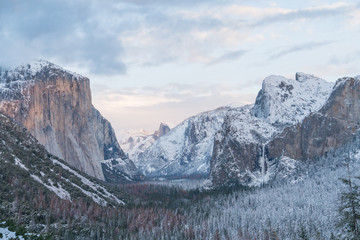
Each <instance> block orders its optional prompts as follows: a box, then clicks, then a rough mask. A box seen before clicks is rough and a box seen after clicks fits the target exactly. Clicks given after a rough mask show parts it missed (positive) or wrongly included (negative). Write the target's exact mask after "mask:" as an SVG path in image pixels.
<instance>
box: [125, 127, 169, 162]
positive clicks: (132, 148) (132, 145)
mask: <svg viewBox="0 0 360 240" xmlns="http://www.w3.org/2000/svg"><path fill="white" fill-rule="evenodd" d="M169 131H170V127H169V126H168V125H167V124H166V123H160V126H159V129H158V130H156V131H155V132H150V131H146V130H144V129H137V130H128V131H126V132H125V133H124V134H120V137H119V139H120V140H119V141H120V146H121V148H122V149H123V150H124V152H126V154H127V155H128V157H129V158H130V159H131V160H133V161H134V163H135V165H138V163H137V160H138V158H139V155H140V154H142V153H143V152H144V151H145V150H146V149H148V148H149V147H150V146H151V145H152V144H153V143H154V142H155V141H156V140H157V139H158V138H159V137H162V136H164V135H165V134H166V133H168V132H169Z"/></svg>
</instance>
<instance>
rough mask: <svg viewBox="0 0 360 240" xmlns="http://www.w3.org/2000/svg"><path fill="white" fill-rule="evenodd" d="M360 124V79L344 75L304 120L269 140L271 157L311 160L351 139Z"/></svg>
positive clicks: (269, 156)
mask: <svg viewBox="0 0 360 240" xmlns="http://www.w3.org/2000/svg"><path fill="white" fill-rule="evenodd" d="M359 127H360V81H359V79H356V78H343V79H340V80H338V81H337V83H336V85H335V86H334V90H333V91H332V93H331V95H330V97H329V99H328V101H327V102H326V104H325V105H324V106H323V107H322V108H321V109H320V110H319V111H318V112H317V113H313V114H310V115H309V116H308V117H306V118H305V119H304V120H303V122H301V123H299V124H297V125H296V126H292V127H289V128H286V129H285V130H284V131H283V132H282V134H280V135H279V136H278V137H276V138H275V139H274V140H272V141H271V142H269V144H268V146H267V147H266V148H267V152H268V158H269V159H276V158H279V157H280V156H287V157H290V158H292V159H299V160H307V159H313V158H314V157H318V156H323V155H325V154H326V153H327V152H328V151H330V150H332V149H336V148H338V147H339V146H342V145H344V144H346V143H347V142H348V141H350V140H351V139H352V138H353V136H354V133H355V131H356V130H357V129H359Z"/></svg>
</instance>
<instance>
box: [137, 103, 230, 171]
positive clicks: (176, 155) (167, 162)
mask: <svg viewBox="0 0 360 240" xmlns="http://www.w3.org/2000/svg"><path fill="white" fill-rule="evenodd" d="M229 109H230V108H229V107H223V108H219V109H216V110H213V111H209V112H205V113H201V114H198V115H196V116H193V117H190V118H188V119H186V120H185V121H183V122H182V123H180V124H179V125H178V126H176V127H175V128H173V129H171V130H170V132H168V133H167V134H166V135H164V136H162V137H160V138H159V139H158V140H157V141H156V142H154V144H153V145H151V147H149V148H148V149H147V150H146V151H145V152H143V153H142V154H140V155H139V158H138V160H137V166H138V167H139V169H140V170H141V171H142V172H143V173H144V174H145V175H148V176H157V177H159V176H162V177H167V176H188V175H197V174H200V175H208V174H209V170H210V158H211V155H212V151H213V145H214V136H215V133H216V132H217V131H218V130H220V129H221V125H222V124H223V121H224V117H225V115H226V113H227V111H228V110H229Z"/></svg>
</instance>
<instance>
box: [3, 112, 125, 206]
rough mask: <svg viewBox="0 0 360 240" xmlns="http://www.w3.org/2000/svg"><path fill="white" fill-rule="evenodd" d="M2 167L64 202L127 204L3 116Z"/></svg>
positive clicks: (104, 204)
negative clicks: (48, 150)
mask: <svg viewBox="0 0 360 240" xmlns="http://www.w3.org/2000/svg"><path fill="white" fill-rule="evenodd" d="M0 166H1V168H4V169H11V173H10V174H13V175H17V177H19V178H21V179H26V182H29V183H30V182H37V183H38V184H41V185H42V186H43V187H44V188H46V189H47V190H49V191H51V192H53V193H54V194H56V195H57V196H58V197H59V198H61V199H64V200H69V201H73V200H75V199H77V198H79V197H84V198H89V199H91V201H93V202H96V203H98V204H99V205H103V206H106V205H108V204H111V205H123V204H125V203H124V201H123V200H121V199H120V198H119V197H118V196H117V195H116V194H114V193H111V192H110V190H108V189H107V187H106V186H105V185H103V184H102V183H101V182H100V181H97V180H96V179H95V178H93V177H90V176H89V175H87V174H85V173H82V172H80V171H79V170H75V169H74V168H72V167H70V166H69V165H67V164H66V163H65V162H64V161H62V160H60V159H58V158H56V157H54V156H52V155H51V154H50V153H48V152H47V151H46V150H45V148H44V147H43V146H42V145H40V144H39V142H38V141H37V140H36V139H35V138H34V137H32V136H31V134H30V133H29V132H27V131H26V130H25V129H24V128H22V127H20V126H18V125H16V124H15V123H14V122H13V121H12V120H11V119H10V118H8V117H6V116H4V115H2V114H0ZM1 171H3V169H1ZM3 187H5V186H3ZM2 194H4V193H2Z"/></svg>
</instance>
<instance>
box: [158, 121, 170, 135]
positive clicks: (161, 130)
mask: <svg viewBox="0 0 360 240" xmlns="http://www.w3.org/2000/svg"><path fill="white" fill-rule="evenodd" d="M169 131H170V127H169V126H168V125H167V124H166V123H160V126H159V130H157V131H155V135H157V136H158V137H162V136H164V135H165V134H167V133H168V132H169Z"/></svg>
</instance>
